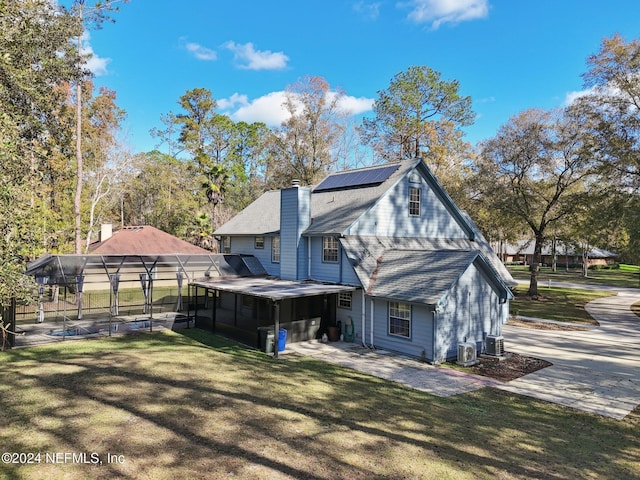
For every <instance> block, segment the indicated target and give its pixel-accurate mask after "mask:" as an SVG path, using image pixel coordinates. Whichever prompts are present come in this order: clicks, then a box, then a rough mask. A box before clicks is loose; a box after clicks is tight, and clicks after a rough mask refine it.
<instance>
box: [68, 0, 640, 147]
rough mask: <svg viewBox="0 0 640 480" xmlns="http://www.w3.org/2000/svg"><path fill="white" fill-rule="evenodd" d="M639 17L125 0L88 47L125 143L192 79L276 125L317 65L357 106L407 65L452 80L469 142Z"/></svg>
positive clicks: (573, 9)
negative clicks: (468, 113)
mask: <svg viewBox="0 0 640 480" xmlns="http://www.w3.org/2000/svg"><path fill="white" fill-rule="evenodd" d="M62 3H66V2H62ZM639 18H640V1H638V0H611V1H607V2H602V1H595V0H529V1H525V0H389V1H385V0H378V1H371V0H326V1H324V2H301V1H300V0H297V1H290V0H272V1H264V0H256V1H242V0H237V1H235V2H228V1H225V2H223V1H216V0H182V1H180V2H178V1H175V0H171V1H170V0H131V2H130V3H127V4H124V5H122V6H121V10H120V12H118V13H117V14H115V15H114V19H115V23H113V24H111V23H106V24H105V25H104V26H103V28H102V29H100V30H92V31H90V32H89V38H88V45H89V47H90V49H91V50H92V51H93V53H94V55H95V58H94V59H93V60H92V62H91V65H92V69H93V70H94V72H95V73H96V75H97V76H96V83H97V85H104V86H107V87H109V88H111V89H113V90H115V91H116V92H117V96H118V100H117V101H118V105H119V106H120V107H122V108H124V109H125V110H126V111H127V114H128V118H127V120H126V122H125V125H124V130H125V134H126V141H127V143H128V144H129V146H130V148H131V150H132V151H133V152H134V153H137V152H142V151H149V150H151V149H153V148H154V146H155V145H156V143H157V142H156V140H155V139H153V138H152V137H151V136H150V134H149V130H150V129H151V128H153V127H160V126H161V123H160V116H161V115H162V114H165V113H168V112H170V111H174V112H177V111H179V107H178V105H177V103H176V102H177V101H178V98H179V97H180V96H181V95H182V94H184V93H185V92H186V91H187V90H189V89H193V88H196V87H204V88H207V89H209V90H211V91H212V93H213V96H214V97H215V99H216V100H217V101H218V103H219V105H220V106H221V108H220V110H219V111H220V112H221V113H227V114H229V115H230V116H231V117H232V118H234V119H236V120H245V121H264V122H266V123H268V124H271V125H276V124H278V123H279V122H280V121H281V120H282V119H283V111H282V108H281V103H282V92H283V91H284V90H285V88H286V87H287V86H288V85H290V84H292V83H294V82H295V81H296V80H297V79H299V78H301V77H303V76H305V75H318V76H322V77H324V78H325V79H326V80H327V81H328V82H329V84H330V85H331V86H332V87H335V88H336V89H338V88H339V89H341V90H342V91H344V93H345V95H346V96H345V98H344V103H343V104H344V105H345V107H348V108H349V109H350V110H351V111H352V112H353V114H354V115H355V116H356V117H357V118H360V117H361V116H362V115H371V114H372V112H371V105H372V103H373V101H374V100H375V98H376V96H377V92H378V91H379V90H382V89H385V88H387V87H388V85H389V82H390V80H391V79H392V77H393V76H394V75H395V74H396V73H398V72H401V71H404V70H406V69H407V68H408V67H409V66H411V65H426V66H428V67H431V68H433V69H434V70H437V71H439V72H441V73H442V77H443V78H444V79H447V80H453V79H456V80H458V81H459V82H460V92H461V94H463V95H469V96H471V97H472V100H473V108H474V111H475V112H476V114H477V118H476V122H475V124H474V125H472V126H470V127H467V128H465V132H466V134H467V136H466V139H467V140H468V141H469V142H471V143H474V144H475V143H476V142H478V141H481V140H483V139H486V138H490V137H492V136H494V135H495V134H496V132H497V130H498V128H499V127H500V126H501V125H502V124H504V123H505V122H506V121H507V120H508V119H509V117H511V116H513V115H515V114H517V113H519V112H521V111H522V110H525V109H527V108H531V107H539V108H553V107H556V106H561V105H563V104H564V103H565V102H566V101H567V98H568V96H569V95H571V94H572V93H574V92H578V91H580V90H582V88H583V83H582V78H581V77H580V75H581V74H582V73H584V72H585V71H586V63H585V61H586V58H587V56H588V55H589V54H592V53H596V52H597V51H598V50H599V48H600V43H601V41H602V39H603V38H604V37H609V36H611V35H613V34H614V33H616V32H618V33H620V34H621V35H622V36H623V37H624V38H626V39H627V40H630V39H632V38H635V37H639V36H640V22H639V20H638V19H639Z"/></svg>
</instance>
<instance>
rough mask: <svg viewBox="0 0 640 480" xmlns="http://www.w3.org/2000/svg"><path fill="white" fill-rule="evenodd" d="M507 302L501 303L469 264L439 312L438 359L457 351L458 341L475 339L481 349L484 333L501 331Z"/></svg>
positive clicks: (480, 275) (489, 333) (496, 333)
mask: <svg viewBox="0 0 640 480" xmlns="http://www.w3.org/2000/svg"><path fill="white" fill-rule="evenodd" d="M508 308H509V304H508V302H507V303H505V304H501V303H500V299H499V297H498V295H497V294H496V293H495V291H494V290H493V288H492V287H491V285H490V284H489V283H488V282H487V281H486V279H485V278H484V275H483V274H482V273H481V272H480V271H479V270H478V269H477V268H476V267H475V265H473V264H472V265H470V266H469V268H468V269H467V270H466V272H465V273H464V274H463V275H462V276H461V277H460V279H459V280H458V282H457V283H456V284H455V285H454V286H453V287H452V288H451V290H450V291H449V293H448V295H447V297H446V299H445V302H444V304H443V305H442V310H441V313H439V314H438V319H437V330H438V334H437V335H438V345H437V352H438V357H439V358H438V360H444V359H445V356H446V357H448V358H451V357H455V356H456V355H457V348H458V343H460V342H472V343H476V345H477V347H478V349H479V351H482V350H483V349H484V340H485V338H486V336H487V335H501V334H502V324H503V323H504V318H505V315H506V313H507V312H508Z"/></svg>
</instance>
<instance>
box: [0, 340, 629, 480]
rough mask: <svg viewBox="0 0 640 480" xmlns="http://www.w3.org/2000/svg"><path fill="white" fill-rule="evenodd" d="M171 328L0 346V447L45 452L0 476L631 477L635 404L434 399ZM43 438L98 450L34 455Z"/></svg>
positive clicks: (503, 396) (61, 447) (503, 397)
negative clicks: (593, 406) (59, 459)
mask: <svg viewBox="0 0 640 480" xmlns="http://www.w3.org/2000/svg"><path fill="white" fill-rule="evenodd" d="M183 332H184V335H179V334H177V333H173V332H163V333H154V334H139V335H129V336H125V337H114V338H112V339H104V340H87V341H82V342H73V341H72V342H64V343H57V344H53V345H47V346H42V347H37V348H30V349H20V350H14V351H10V352H6V353H2V354H0V360H1V361H2V363H3V365H4V368H3V370H2V373H1V374H0V375H1V382H0V389H1V394H0V409H1V411H2V416H1V417H0V439H1V443H2V447H3V451H5V452H24V453H26V452H43V453H42V455H43V457H42V463H40V464H36V465H14V464H4V465H0V468H1V469H2V470H0V476H2V478H8V479H40V478H42V479H44V478H52V479H57V478H65V479H70V480H74V479H84V478H91V479H113V478H135V479H158V480H162V479H175V478H189V479H205V478H206V479H219V478H229V477H232V478H239V479H294V478H295V479H297V478H304V479H311V480H321V479H372V478H374V479H375V478H378V479H438V480H440V479H464V480H466V479H469V480H470V479H495V478H501V479H543V478H545V479H546V478H552V479H574V478H607V479H608V478H611V479H613V478H626V479H632V478H640V436H639V435H638V434H637V432H638V428H639V427H640V410H636V411H634V412H632V413H631V414H630V415H628V416H627V417H626V419H625V420H623V421H615V420H612V419H608V418H605V417H601V416H597V415H590V414H586V413H581V412H578V411H575V410H571V409H568V408H565V407H561V406H558V405H555V404H551V403H545V402H542V401H538V400H534V399H531V398H528V397H521V396H518V395H514V394H510V393H507V392H503V391H499V390H494V389H489V388H487V389H482V390H479V391H476V392H474V393H470V394H465V395H460V396H455V397H448V398H440V397H435V396H432V395H429V394H426V393H423V392H418V391H414V390H411V389H408V388H405V387H402V386H400V385H398V384H394V383H391V382H387V381H384V380H381V379H377V378H373V377H370V376H367V375H364V374H361V373H358V372H355V371H352V370H348V369H344V368H342V367H339V366H335V365H330V364H326V363H323V362H321V361H318V360H313V359H308V358H302V357H289V358H287V359H284V360H279V361H278V360H274V359H272V358H270V357H268V356H266V355H264V354H262V353H261V352H258V351H256V350H252V349H249V348H247V347H244V346H242V345H238V344H236V343H233V342H231V341H227V340H225V339H222V338H220V337H216V336H214V335H212V334H210V333H207V332H204V331H202V330H198V329H192V330H183ZM44 452H87V453H88V454H91V453H95V454H96V455H98V458H99V459H100V460H101V461H102V462H103V464H101V465H99V464H97V465H93V464H82V463H67V464H51V463H48V464H45V463H44ZM107 454H111V455H121V456H122V458H123V459H124V463H118V462H116V463H110V464H108V463H107V462H106V460H107ZM88 458H89V459H91V458H95V457H91V456H89V457H88Z"/></svg>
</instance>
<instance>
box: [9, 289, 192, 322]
mask: <svg viewBox="0 0 640 480" xmlns="http://www.w3.org/2000/svg"><path fill="white" fill-rule="evenodd" d="M54 293H55V291H49V292H48V293H47V294H46V295H44V296H43V298H42V302H41V305H42V312H43V314H42V320H43V321H47V322H55V321H62V320H63V318H64V317H67V319H69V318H76V317H77V315H78V297H77V294H76V293H72V292H70V291H66V290H65V289H64V288H60V290H59V292H57V294H54ZM112 298H113V297H112V294H111V293H110V292H109V291H87V292H84V294H83V297H82V312H83V317H105V318H106V317H108V316H109V311H110V305H111V302H112ZM182 299H183V300H182V306H183V308H182V310H187V309H188V303H189V297H188V291H187V288H183V289H182ZM177 302H178V288H177V287H175V288H168V287H161V288H158V289H157V290H156V289H154V292H153V313H154V314H156V313H158V314H159V313H163V312H171V311H176V307H177ZM144 309H145V299H144V294H143V293H142V290H141V289H139V288H137V289H122V290H120V291H119V292H118V315H122V316H124V315H138V314H142V313H145V312H144ZM38 310H39V305H38V304H35V305H17V306H16V324H17V325H21V324H22V325H24V324H29V323H36V322H37V321H38Z"/></svg>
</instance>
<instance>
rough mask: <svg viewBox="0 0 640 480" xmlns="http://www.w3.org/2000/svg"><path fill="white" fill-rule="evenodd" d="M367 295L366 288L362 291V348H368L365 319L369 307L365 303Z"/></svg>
mask: <svg viewBox="0 0 640 480" xmlns="http://www.w3.org/2000/svg"><path fill="white" fill-rule="evenodd" d="M364 297H365V295H364V288H363V289H362V309H361V310H362V311H361V317H362V346H363V347H366V346H367V342H366V340H365V329H366V327H367V324H366V319H365V311H364V310H365V308H366V306H367V304H366V303H365V302H366V301H365V298H364Z"/></svg>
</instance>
